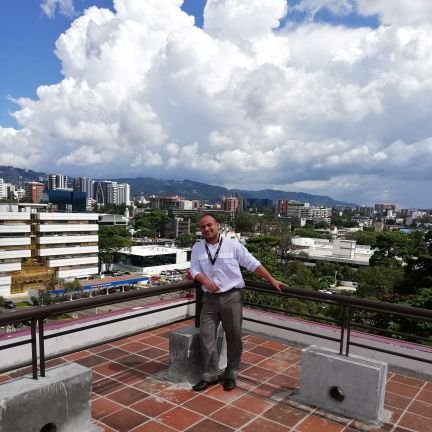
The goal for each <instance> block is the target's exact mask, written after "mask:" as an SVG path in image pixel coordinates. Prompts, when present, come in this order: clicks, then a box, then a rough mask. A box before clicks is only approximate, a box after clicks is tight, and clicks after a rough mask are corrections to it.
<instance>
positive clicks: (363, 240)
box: [347, 231, 378, 248]
mask: <svg viewBox="0 0 432 432" xmlns="http://www.w3.org/2000/svg"><path fill="white" fill-rule="evenodd" d="M377 235H378V233H377V232H375V231H356V232H354V233H350V234H349V235H347V239H348V240H355V241H356V242H357V244H359V245H367V246H370V247H372V248H374V247H375V246H376V242H377Z"/></svg>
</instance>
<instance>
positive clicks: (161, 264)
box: [119, 246, 191, 275]
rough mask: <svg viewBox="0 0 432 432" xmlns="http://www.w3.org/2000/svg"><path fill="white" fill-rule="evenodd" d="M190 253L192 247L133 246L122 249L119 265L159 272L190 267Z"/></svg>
mask: <svg viewBox="0 0 432 432" xmlns="http://www.w3.org/2000/svg"><path fill="white" fill-rule="evenodd" d="M190 255H191V251H190V249H179V248H172V247H162V246H132V247H131V249H130V250H122V251H121V258H120V263H119V264H120V265H119V267H121V268H124V269H126V270H129V271H131V272H135V273H143V274H148V275H152V274H159V273H160V272H161V271H162V270H175V269H179V270H180V269H188V268H189V267H190Z"/></svg>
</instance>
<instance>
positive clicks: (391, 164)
mask: <svg viewBox="0 0 432 432" xmlns="http://www.w3.org/2000/svg"><path fill="white" fill-rule="evenodd" d="M15 3H16V2H14V1H13V0H6V1H5V2H4V5H3V6H4V14H3V15H2V18H0V24H2V26H1V28H2V30H0V31H1V32H2V37H1V38H0V40H1V42H0V55H1V56H2V59H3V61H2V62H1V64H2V66H0V67H1V71H2V84H0V99H1V100H0V165H12V166H16V167H22V168H28V169H33V170H37V171H45V172H52V171H56V172H63V173H65V174H67V175H70V176H84V175H87V176H89V177H97V178H102V177H111V178H115V177H117V178H118V177H138V176H148V177H155V178H167V179H168V178H173V179H177V180H182V179H186V178H188V179H191V180H195V181H200V182H203V183H208V184H218V185H221V186H225V187H227V188H240V189H247V190H258V189H267V188H269V189H280V190H286V191H296V192H306V193H311V194H317V195H327V196H331V197H332V198H334V199H338V200H343V201H354V202H357V203H359V204H366V205H369V204H372V203H375V202H394V203H396V204H397V205H398V206H399V207H406V208H408V207H419V208H430V207H431V199H430V191H429V190H430V186H431V176H432V174H431V173H430V169H429V166H430V164H431V162H432V130H431V128H432V127H431V126H430V122H429V120H428V119H429V115H430V114H431V112H430V111H431V109H432V108H431V107H430V104H429V103H428V99H429V96H430V93H431V92H432V86H431V85H430V78H429V68H428V65H429V64H430V61H431V59H432V37H431V36H430V33H431V32H430V30H431V27H432V25H431V24H430V23H431V18H432V11H431V10H430V5H428V2H427V1H425V0H418V1H417V2H411V3H410V4H408V3H407V2H404V1H402V0H395V1H392V2H391V4H390V3H389V2H386V1H385V0H376V1H373V2H371V1H369V0H332V1H329V0H295V1H294V0H293V1H289V2H288V3H287V2H286V0H267V1H266V2H262V1H260V0H247V1H246V0H208V1H207V4H206V6H205V9H203V8H204V5H205V3H206V2H205V1H204V0H187V1H185V2H184V4H183V5H182V3H183V2H182V1H181V0H147V1H146V2H142V1H140V0H116V1H115V2H114V3H113V1H111V0H75V1H72V0H43V1H42V0H41V1H40V2H31V3H32V4H29V5H26V7H25V9H26V10H25V12H26V13H24V11H23V9H22V8H21V9H20V8H19V7H18V5H16V4H15ZM181 5H182V9H181V7H180V6H181ZM91 6H92V7H91ZM89 7H90V8H89ZM88 8H89V9H88ZM30 23H31V25H30ZM54 51H55V54H54ZM8 97H11V98H13V99H14V102H13V101H11V100H10V99H8ZM13 112H14V113H15V114H14V115H13V116H12V115H10V114H11V113H13Z"/></svg>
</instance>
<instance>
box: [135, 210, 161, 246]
mask: <svg viewBox="0 0 432 432" xmlns="http://www.w3.org/2000/svg"><path fill="white" fill-rule="evenodd" d="M168 221H169V217H168V215H167V213H166V212H165V211H163V210H160V209H154V210H152V211H151V212H149V213H139V214H137V215H136V216H135V218H134V226H135V231H136V233H135V236H138V237H153V238H155V239H156V238H157V237H159V236H160V231H161V227H162V224H164V223H166V222H168Z"/></svg>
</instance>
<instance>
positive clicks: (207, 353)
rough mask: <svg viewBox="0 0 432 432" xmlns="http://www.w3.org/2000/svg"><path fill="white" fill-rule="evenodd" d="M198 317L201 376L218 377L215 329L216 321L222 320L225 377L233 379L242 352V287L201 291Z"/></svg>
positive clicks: (236, 372) (237, 370) (214, 378)
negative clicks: (200, 308)
mask: <svg viewBox="0 0 432 432" xmlns="http://www.w3.org/2000/svg"><path fill="white" fill-rule="evenodd" d="M200 319H201V321H200V340H201V355H202V360H203V369H204V372H203V379H204V380H205V381H214V380H216V379H217V377H218V364H219V351H218V347H217V329H218V326H219V323H222V327H223V329H224V330H225V336H226V342H227V367H226V369H225V372H224V378H233V379H236V378H237V375H238V373H239V370H240V360H241V354H242V341H241V327H242V301H241V290H240V289H232V290H230V291H228V292H225V293H221V294H209V293H204V295H203V307H202V310H201V317H200Z"/></svg>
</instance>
